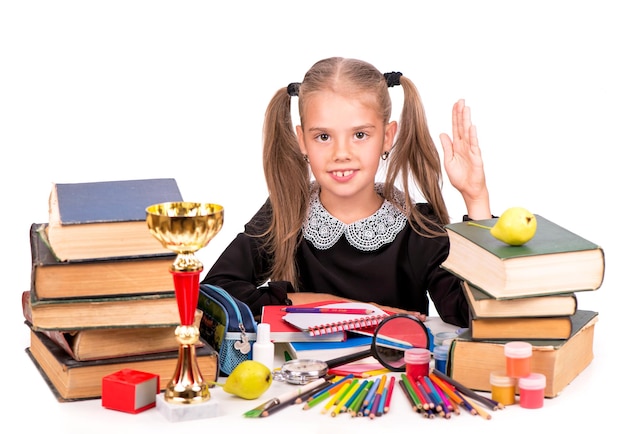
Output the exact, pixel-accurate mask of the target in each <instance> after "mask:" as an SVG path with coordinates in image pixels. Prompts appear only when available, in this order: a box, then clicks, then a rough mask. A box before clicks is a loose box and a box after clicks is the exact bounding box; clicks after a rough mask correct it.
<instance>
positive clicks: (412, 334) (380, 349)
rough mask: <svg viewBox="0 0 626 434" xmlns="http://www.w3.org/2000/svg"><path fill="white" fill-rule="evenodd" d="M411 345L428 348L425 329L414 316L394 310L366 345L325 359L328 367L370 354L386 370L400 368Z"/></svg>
mask: <svg viewBox="0 0 626 434" xmlns="http://www.w3.org/2000/svg"><path fill="white" fill-rule="evenodd" d="M411 348H430V336H429V334H428V329H427V328H426V326H425V325H424V323H422V321H420V320H419V319H418V318H417V317H415V316H413V315H410V314H404V313H398V314H395V315H391V316H388V317H386V318H385V319H383V320H382V321H381V322H380V323H379V324H378V326H377V327H376V329H375V330H374V336H373V338H372V345H371V347H370V348H369V349H367V350H364V351H361V352H357V353H354V354H349V355H346V356H342V357H337V358H335V359H331V360H326V364H327V365H328V368H329V369H331V368H334V367H337V366H341V365H345V364H347V363H351V362H355V361H357V360H361V359H364V358H366V357H370V356H373V357H374V358H375V359H376V360H377V361H378V362H379V363H380V364H381V365H382V366H384V367H385V368H387V369H389V370H390V371H395V372H399V371H404V370H405V368H406V362H405V360H404V353H405V351H406V350H408V349H411Z"/></svg>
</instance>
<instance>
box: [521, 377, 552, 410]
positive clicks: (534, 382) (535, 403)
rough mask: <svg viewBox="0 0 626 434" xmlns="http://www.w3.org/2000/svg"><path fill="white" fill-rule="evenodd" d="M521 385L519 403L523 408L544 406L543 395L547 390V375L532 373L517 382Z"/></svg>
mask: <svg viewBox="0 0 626 434" xmlns="http://www.w3.org/2000/svg"><path fill="white" fill-rule="evenodd" d="M517 384H518V386H519V405H520V407H522V408H541V407H543V396H544V394H545V390H546V376H545V375H543V374H539V373H531V374H530V375H528V376H527V377H522V378H520V379H519V380H518V382H517Z"/></svg>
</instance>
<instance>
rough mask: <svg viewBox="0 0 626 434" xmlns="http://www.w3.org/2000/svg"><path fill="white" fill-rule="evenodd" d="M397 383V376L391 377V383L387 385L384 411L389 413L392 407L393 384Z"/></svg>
mask: <svg viewBox="0 0 626 434" xmlns="http://www.w3.org/2000/svg"><path fill="white" fill-rule="evenodd" d="M395 383H396V377H391V379H390V380H389V385H388V386H387V390H388V392H387V397H386V399H385V406H384V407H383V412H384V413H387V412H389V409H390V408H391V405H390V404H391V394H392V393H393V386H394V385H395Z"/></svg>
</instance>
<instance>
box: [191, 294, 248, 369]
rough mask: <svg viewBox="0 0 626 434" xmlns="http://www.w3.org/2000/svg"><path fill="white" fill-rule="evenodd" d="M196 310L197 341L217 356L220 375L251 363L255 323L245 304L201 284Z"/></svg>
mask: <svg viewBox="0 0 626 434" xmlns="http://www.w3.org/2000/svg"><path fill="white" fill-rule="evenodd" d="M198 309H200V310H201V311H202V320H201V322H200V337H201V338H202V339H203V340H205V341H206V342H207V343H208V344H209V345H211V346H212V347H213V348H214V349H215V350H216V351H217V352H218V353H219V364H220V372H221V373H222V374H223V375H226V376H228V375H230V373H231V372H232V371H233V369H235V367H236V366H237V365H239V364H240V363H241V362H243V361H244V360H250V359H252V351H251V350H252V344H253V343H254V342H255V341H256V330H257V323H256V321H255V320H254V316H253V315H252V312H251V311H250V308H249V307H248V305H247V304H245V303H243V302H242V301H240V300H237V299H236V298H235V297H233V296H232V295H230V294H229V293H228V292H226V290H224V289H222V288H220V287H218V286H214V285H209V284H207V283H201V284H200V292H199V296H198Z"/></svg>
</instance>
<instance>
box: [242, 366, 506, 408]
mask: <svg viewBox="0 0 626 434" xmlns="http://www.w3.org/2000/svg"><path fill="white" fill-rule="evenodd" d="M397 388H400V389H401V390H402V394H403V395H404V396H405V397H406V399H407V402H408V404H409V406H410V408H411V409H412V411H414V412H415V413H418V414H419V415H421V416H422V417H424V418H428V419H434V418H443V419H450V418H451V416H452V415H460V414H461V412H467V413H469V414H471V415H480V416H481V417H483V418H484V419H487V420H488V419H491V413H490V412H491V411H495V410H500V409H502V408H504V406H503V405H502V404H500V403H498V402H496V401H494V400H492V399H489V398H487V397H484V396H482V395H480V394H478V393H476V392H474V391H472V390H471V389H469V388H467V387H466V386H464V385H462V384H461V383H459V382H458V381H455V380H453V379H452V378H450V377H448V376H447V375H445V374H444V373H442V372H439V371H437V370H433V371H432V372H431V373H429V375H427V376H422V377H418V378H412V377H410V376H408V375H406V374H404V373H402V374H382V375H379V376H377V377H376V378H372V379H359V378H355V377H354V376H353V375H347V376H344V377H338V378H337V379H335V378H334V376H331V377H330V378H321V379H319V380H316V381H313V382H311V383H308V384H307V385H305V386H303V387H299V388H297V389H293V390H292V391H289V392H286V393H285V394H283V395H281V396H277V397H275V398H272V399H270V400H269V401H266V402H264V403H262V404H261V405H259V406H257V407H255V408H253V409H252V410H249V411H247V412H245V413H244V417H248V418H258V417H268V416H271V415H272V414H275V413H277V412H278V411H280V410H282V409H284V408H286V407H291V406H301V408H302V409H303V410H305V411H309V412H310V411H314V409H315V410H317V409H319V412H320V413H321V414H325V415H330V416H331V417H342V416H343V417H345V416H350V417H357V418H358V417H364V418H369V419H371V420H374V419H376V418H380V417H384V416H385V415H386V414H387V413H389V412H390V411H392V408H391V402H392V396H393V393H394V391H395V390H396V389H397Z"/></svg>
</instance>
